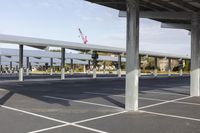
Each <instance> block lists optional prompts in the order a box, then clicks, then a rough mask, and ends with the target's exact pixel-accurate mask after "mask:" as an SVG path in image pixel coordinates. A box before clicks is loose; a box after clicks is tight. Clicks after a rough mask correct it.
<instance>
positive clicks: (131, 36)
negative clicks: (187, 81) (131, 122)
mask: <svg viewBox="0 0 200 133" xmlns="http://www.w3.org/2000/svg"><path fill="white" fill-rule="evenodd" d="M86 1H89V2H93V3H96V4H99V5H103V6H107V7H111V8H114V9H117V10H119V11H123V12H120V14H119V15H120V16H126V17H127V52H126V54H127V63H126V64H127V74H126V98H125V99H126V100H125V108H126V110H135V111H136V110H138V87H139V84H138V82H139V81H138V57H139V18H149V19H153V20H156V21H159V22H161V23H163V24H162V27H167V28H170V27H171V28H181V29H182V28H183V29H187V30H191V88H190V94H191V96H200V56H199V55H200V1H199V0H86Z"/></svg>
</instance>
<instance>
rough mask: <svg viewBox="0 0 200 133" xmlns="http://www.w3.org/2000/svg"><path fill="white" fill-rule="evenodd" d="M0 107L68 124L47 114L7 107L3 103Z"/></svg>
mask: <svg viewBox="0 0 200 133" xmlns="http://www.w3.org/2000/svg"><path fill="white" fill-rule="evenodd" d="M0 107H2V108H6V109H9V110H13V111H17V112H21V113H24V114H29V115H33V116H37V117H40V118H44V119H47V120H51V121H56V122H59V123H63V124H69V123H68V122H66V121H62V120H58V119H55V118H51V117H47V116H44V115H39V114H36V113H32V112H28V111H24V110H21V109H17V108H12V107H8V106H4V105H0Z"/></svg>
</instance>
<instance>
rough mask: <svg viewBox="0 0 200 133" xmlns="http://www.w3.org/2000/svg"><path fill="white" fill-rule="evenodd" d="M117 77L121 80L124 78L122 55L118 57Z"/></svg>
mask: <svg viewBox="0 0 200 133" xmlns="http://www.w3.org/2000/svg"><path fill="white" fill-rule="evenodd" d="M117 65H118V66H117V67H118V68H117V75H118V77H119V78H120V77H121V76H122V74H121V55H118V63H117Z"/></svg>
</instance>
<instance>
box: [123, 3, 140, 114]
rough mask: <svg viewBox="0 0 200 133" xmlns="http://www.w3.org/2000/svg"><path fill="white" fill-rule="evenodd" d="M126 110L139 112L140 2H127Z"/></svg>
mask: <svg viewBox="0 0 200 133" xmlns="http://www.w3.org/2000/svg"><path fill="white" fill-rule="evenodd" d="M126 54H127V58H126V60H127V61H126V92H125V109H126V110H127V111H137V110H138V87H139V76H138V70H139V68H138V66H139V65H138V60H139V0H127V47H126Z"/></svg>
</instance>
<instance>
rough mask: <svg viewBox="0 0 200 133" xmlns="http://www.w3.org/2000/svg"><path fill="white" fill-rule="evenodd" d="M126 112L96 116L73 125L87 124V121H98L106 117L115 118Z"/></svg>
mask: <svg viewBox="0 0 200 133" xmlns="http://www.w3.org/2000/svg"><path fill="white" fill-rule="evenodd" d="M126 112H127V111H122V112H117V113H113V114H108V115H103V116H98V117H94V118H89V119H85V120H81V121H76V122H74V123H75V124H79V123H82V122H87V121H92V120H98V119H102V118H106V117H110V116H115V115H119V114H123V113H126Z"/></svg>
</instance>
